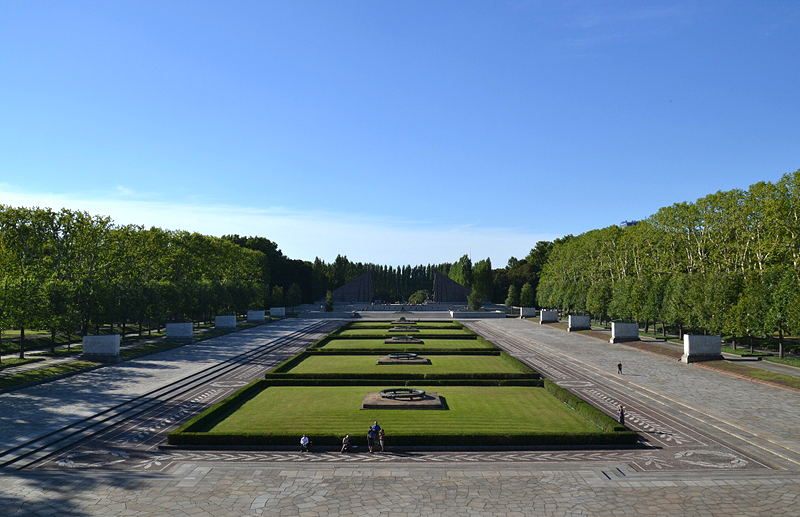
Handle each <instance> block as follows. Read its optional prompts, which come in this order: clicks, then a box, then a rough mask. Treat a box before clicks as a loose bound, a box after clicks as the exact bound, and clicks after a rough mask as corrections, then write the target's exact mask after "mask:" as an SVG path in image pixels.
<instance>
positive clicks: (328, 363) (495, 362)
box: [286, 354, 532, 374]
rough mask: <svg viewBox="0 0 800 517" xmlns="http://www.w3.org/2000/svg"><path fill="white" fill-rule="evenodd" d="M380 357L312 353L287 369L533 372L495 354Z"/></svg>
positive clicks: (304, 371)
mask: <svg viewBox="0 0 800 517" xmlns="http://www.w3.org/2000/svg"><path fill="white" fill-rule="evenodd" d="M423 356H424V354H423ZM379 357H380V356H378V355H329V354H325V355H312V356H308V357H307V358H305V359H304V360H303V361H301V362H300V363H299V364H297V365H296V366H295V367H294V368H292V369H291V370H289V371H288V372H286V373H301V374H330V373H350V374H353V373H364V374H383V373H415V374H416V373H464V374H466V373H532V370H531V369H530V368H528V367H527V366H525V365H524V364H522V363H520V362H519V361H516V360H515V359H512V358H510V357H502V356H498V355H432V356H430V357H428V359H430V361H431V364H375V363H376V361H377V360H378V358H379Z"/></svg>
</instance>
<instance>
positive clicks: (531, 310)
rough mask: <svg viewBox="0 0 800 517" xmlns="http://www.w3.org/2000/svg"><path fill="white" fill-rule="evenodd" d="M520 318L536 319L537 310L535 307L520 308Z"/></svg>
mask: <svg viewBox="0 0 800 517" xmlns="http://www.w3.org/2000/svg"><path fill="white" fill-rule="evenodd" d="M519 317H520V318H535V317H536V308H535V307H520V308H519Z"/></svg>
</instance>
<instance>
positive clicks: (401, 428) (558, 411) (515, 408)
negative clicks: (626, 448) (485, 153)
mask: <svg viewBox="0 0 800 517" xmlns="http://www.w3.org/2000/svg"><path fill="white" fill-rule="evenodd" d="M388 387H392V386H328V387H310V386H291V387H288V386H280V387H278V386H273V387H269V388H267V389H265V390H263V391H261V392H260V393H258V394H257V395H256V396H254V397H253V398H252V399H250V400H248V401H247V402H245V403H244V404H243V405H242V406H241V407H239V408H238V409H237V410H236V411H234V412H233V413H232V414H230V415H229V416H228V417H227V418H225V419H224V420H222V421H221V422H219V423H217V424H216V425H213V427H211V428H210V429H192V430H193V431H207V432H211V433H253V434H276V435H282V434H289V435H296V436H297V437H298V439H299V437H300V436H301V435H302V434H303V433H307V434H308V435H309V436H311V437H312V439H313V437H314V436H315V435H336V436H344V435H345V434H350V435H351V436H353V437H356V438H359V437H361V435H366V432H367V429H368V428H369V426H370V425H371V424H372V422H373V421H375V420H377V421H378V422H379V423H380V425H381V426H382V427H383V428H384V429H385V430H386V434H387V437H389V440H391V437H392V436H399V435H403V436H420V437H425V436H432V435H455V434H465V435H515V434H516V435H523V434H524V435H527V434H537V433H565V434H569V433H592V434H602V433H603V431H602V430H601V429H600V428H599V427H597V426H596V425H595V424H593V423H591V422H590V421H588V420H587V419H585V418H584V417H582V416H581V415H579V414H578V413H577V412H576V411H573V410H572V409H570V408H569V406H567V405H565V404H563V403H562V402H560V401H558V400H557V399H555V398H554V397H553V396H551V395H550V394H549V393H548V392H547V391H546V390H545V389H544V388H532V387H477V386H436V387H424V386H423V387H421V389H424V390H426V391H430V392H436V393H438V394H439V395H440V396H442V397H444V398H445V400H446V403H447V407H448V409H447V410H386V409H383V410H378V409H376V410H362V409H360V407H361V402H362V399H363V398H364V396H365V395H366V394H367V393H369V392H377V391H380V390H382V389H385V388H388ZM389 443H391V441H390V442H389Z"/></svg>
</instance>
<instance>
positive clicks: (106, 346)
mask: <svg viewBox="0 0 800 517" xmlns="http://www.w3.org/2000/svg"><path fill="white" fill-rule="evenodd" d="M83 359H86V360H87V361H98V362H102V363H118V362H120V361H122V357H120V355H119V334H110V335H108V336H83Z"/></svg>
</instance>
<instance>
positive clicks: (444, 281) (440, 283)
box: [433, 271, 472, 303]
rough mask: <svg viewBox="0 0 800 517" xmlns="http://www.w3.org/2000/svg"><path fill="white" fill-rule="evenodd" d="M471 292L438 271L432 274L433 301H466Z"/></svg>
mask: <svg viewBox="0 0 800 517" xmlns="http://www.w3.org/2000/svg"><path fill="white" fill-rule="evenodd" d="M471 292H472V291H470V290H469V289H467V288H466V287H464V286H463V285H461V284H459V283H458V282H456V281H455V280H453V279H452V278H450V277H448V276H447V275H443V274H442V273H439V272H438V271H436V272H435V273H434V275H433V301H434V302H436V303H467V298H468V297H469V295H470V293H471Z"/></svg>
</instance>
